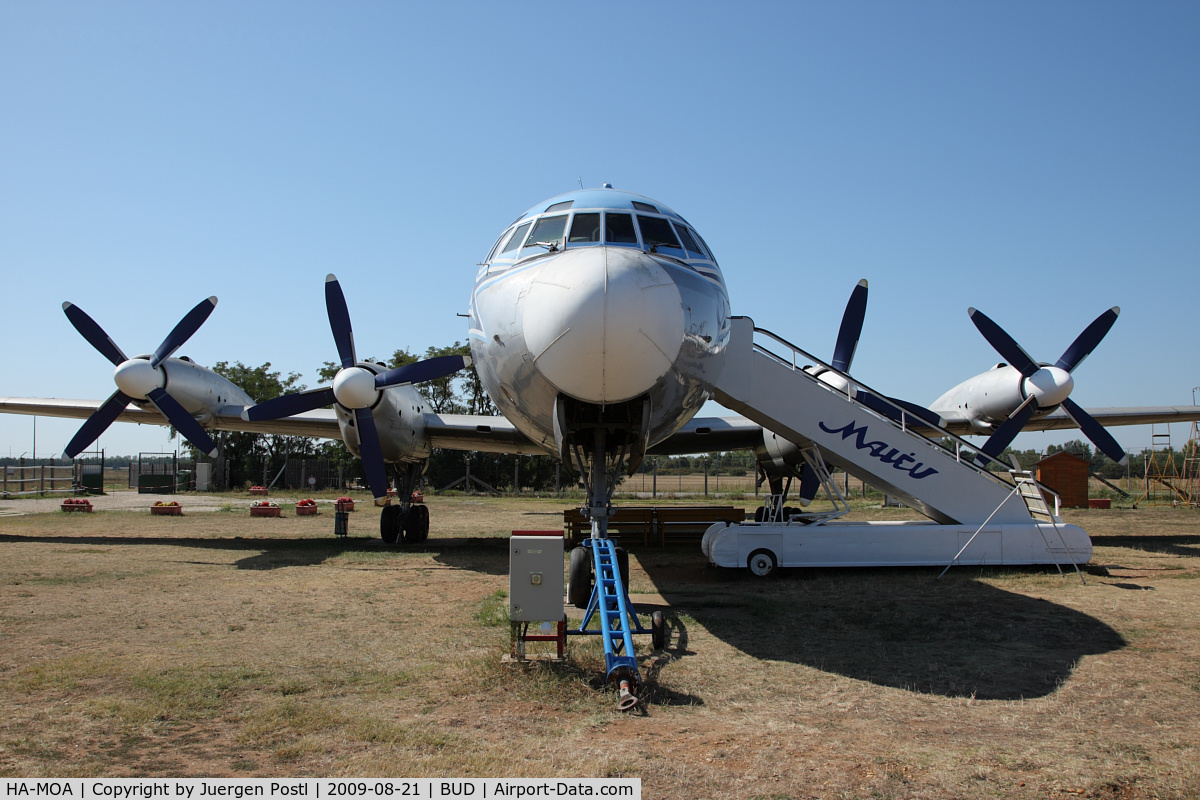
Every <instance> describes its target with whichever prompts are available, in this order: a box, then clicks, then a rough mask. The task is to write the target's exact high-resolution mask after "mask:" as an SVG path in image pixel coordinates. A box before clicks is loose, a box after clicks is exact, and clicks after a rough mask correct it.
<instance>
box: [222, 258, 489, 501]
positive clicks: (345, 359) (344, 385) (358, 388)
mask: <svg viewBox="0 0 1200 800" xmlns="http://www.w3.org/2000/svg"><path fill="white" fill-rule="evenodd" d="M325 310H326V313H327V314H328V316H329V328H330V330H331V331H332V332H333V343H334V345H335V346H336V347H337V351H338V358H339V360H340V361H341V369H339V370H338V373H337V375H335V376H334V378H333V385H332V386H323V387H318V388H316V389H310V390H308V391H305V392H296V393H293V394H285V395H281V396H279V397H276V398H274V399H273V400H267V401H266V402H263V403H259V404H258V405H256V406H252V407H251V408H248V409H246V410H245V411H243V412H242V418H243V419H245V420H247V421H252V422H253V421H257V420H267V419H281V418H283V417H290V416H293V415H295V414H303V413H304V412H306V411H313V410H315V409H318V408H321V407H323V406H327V405H332V404H334V403H336V404H337V405H339V406H341V407H342V408H344V409H345V410H347V411H349V412H351V413H352V414H353V416H354V425H355V428H356V429H357V430H358V447H359V456H360V457H361V458H362V462H363V471H364V472H365V473H366V476H367V485H369V486H370V487H371V494H372V495H374V497H375V498H376V499H379V498H382V497H386V496H387V484H388V481H387V467H386V465H385V464H384V461H383V448H382V446H381V445H380V442H379V431H378V430H376V428H375V418H374V417H373V416H372V415H371V409H372V407H374V405H375V403H376V402H377V401H378V400H379V394H380V392H381V391H382V390H384V389H386V388H388V387H389V386H399V385H400V384H404V383H422V382H424V381H431V380H434V379H436V378H441V377H444V376H446V375H450V374H452V373H455V372H457V371H458V370H460V369H462V368H464V367H466V366H469V365H470V363H471V359H470V358H468V357H467V356H439V357H437V358H430V359H426V360H425V361H418V362H415V363H413V364H405V365H404V366H402V367H396V368H395V369H391V370H388V371H387V372H384V373H383V374H381V375H376V374H375V373H374V372H372V371H371V370H369V369H367V368H365V367H360V366H358V359H357V357H356V355H355V352H354V330H353V328H352V327H351V325H350V310H349V308H348V307H347V306H346V296H345V294H343V293H342V286H341V284H340V283H338V279H337V277H335V276H334V275H333V274H332V273H331V274H329V275H327V276H325Z"/></svg>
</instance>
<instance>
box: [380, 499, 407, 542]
mask: <svg viewBox="0 0 1200 800" xmlns="http://www.w3.org/2000/svg"><path fill="white" fill-rule="evenodd" d="M400 512H401V509H400V506H384V507H383V508H382V509H381V510H380V512H379V536H380V538H382V539H383V541H384V542H385V543H386V544H395V543H396V540H398V539H399V538H400V533H401V531H402V530H403V528H404V517H403V516H402V515H401V513H400Z"/></svg>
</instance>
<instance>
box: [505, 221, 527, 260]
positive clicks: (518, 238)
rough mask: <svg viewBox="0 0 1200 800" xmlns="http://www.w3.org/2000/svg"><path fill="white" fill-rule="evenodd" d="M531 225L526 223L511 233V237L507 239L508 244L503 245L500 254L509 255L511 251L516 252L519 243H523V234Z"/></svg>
mask: <svg viewBox="0 0 1200 800" xmlns="http://www.w3.org/2000/svg"><path fill="white" fill-rule="evenodd" d="M532 224H533V223H532V222H526V223H525V224H524V225H522V226H520V227H519V228H517V229H516V230H515V231H513V235H512V236H510V237H509V239H508V242H507V243H506V244H505V245H504V249H503V250H501V251H500V253H501V254H504V253H511V252H512V251H513V250H516V249H517V248H518V247H520V246H521V242H523V241H525V234H526V233H527V232H528V231H529V226H530V225H532Z"/></svg>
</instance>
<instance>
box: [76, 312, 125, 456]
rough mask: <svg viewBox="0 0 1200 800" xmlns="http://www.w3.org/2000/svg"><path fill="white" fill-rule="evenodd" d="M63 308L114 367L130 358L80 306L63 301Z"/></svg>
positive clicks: (82, 333)
mask: <svg viewBox="0 0 1200 800" xmlns="http://www.w3.org/2000/svg"><path fill="white" fill-rule="evenodd" d="M62 310H63V313H64V314H66V315H67V319H68V320H70V321H71V324H72V325H74V326H75V330H77V331H79V335H80V336H82V337H83V338H84V339H87V341H88V344H90V345H91V346H92V347H94V348H96V349H97V350H99V351H100V355H102V356H104V357H105V358H107V359H108V360H109V361H111V362H112V363H113V366H114V367H119V366H120V365H121V364H123V363H125V362H126V361H128V360H129V359H128V357H126V355H125V354H124V353H123V352H121V348H119V347H117V343H116V342H114V341H113V340H112V339H111V338H109V336H108V334H107V333H105V332H104V329H103V328H101V327H100V326H99V325H97V324H96V320H94V319H92V318H91V317H89V316H88V315H87V314H85V313H84V312H83V309H81V308H80V307H79V306H77V305H75V304H74V303H63V304H62ZM99 435H100V434H99V433H97V434H96V436H99ZM93 441H94V440H93ZM89 444H91V442H86V443H85V444H84V447H86V446H87V445H89ZM81 449H82V448H81ZM72 458H74V456H72Z"/></svg>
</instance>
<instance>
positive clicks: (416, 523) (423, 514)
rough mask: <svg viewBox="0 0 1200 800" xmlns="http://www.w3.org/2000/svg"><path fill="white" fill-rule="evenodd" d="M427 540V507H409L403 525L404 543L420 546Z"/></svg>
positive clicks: (416, 505) (417, 505)
mask: <svg viewBox="0 0 1200 800" xmlns="http://www.w3.org/2000/svg"><path fill="white" fill-rule="evenodd" d="M428 538H429V507H428V506H424V505H421V504H414V505H412V506H409V509H408V520H407V521H406V522H405V524H404V543H405V544H421V543H422V542H424V541H425V540H426V539H428Z"/></svg>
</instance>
